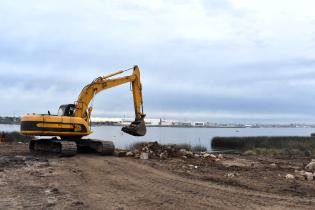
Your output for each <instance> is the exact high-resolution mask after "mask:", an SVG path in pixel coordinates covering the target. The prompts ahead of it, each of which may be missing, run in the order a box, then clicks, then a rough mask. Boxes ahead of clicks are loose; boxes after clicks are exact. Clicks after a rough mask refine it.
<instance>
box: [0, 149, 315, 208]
mask: <svg viewBox="0 0 315 210" xmlns="http://www.w3.org/2000/svg"><path fill="white" fill-rule="evenodd" d="M309 161H310V159H309V158H307V157H268V156H244V155H239V154H224V155H223V159H220V160H217V161H211V160H207V159H202V158H191V159H189V158H188V159H182V158H168V159H165V160H159V159H150V160H139V159H135V158H131V157H113V156H110V157H109V156H99V155H97V154H78V155H76V156H74V157H70V158H60V157H56V156H52V155H43V154H42V155H38V154H37V155H34V154H30V153H29V151H28V145H27V144H23V143H21V144H11V145H9V144H1V145H0V188H1V190H0V209H117V210H118V209H120V210H122V209H137V210H138V209H139V210H141V209H314V208H315V207H314V206H315V180H314V181H307V180H296V179H294V180H288V179H285V176H286V174H288V173H291V174H294V171H295V170H297V169H298V170H301V169H303V168H304V166H305V165H306V164H307V163H308V162H309Z"/></svg>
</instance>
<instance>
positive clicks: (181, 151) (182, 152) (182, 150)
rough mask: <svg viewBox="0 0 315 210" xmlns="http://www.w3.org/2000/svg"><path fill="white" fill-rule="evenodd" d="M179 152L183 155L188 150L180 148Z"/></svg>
mask: <svg viewBox="0 0 315 210" xmlns="http://www.w3.org/2000/svg"><path fill="white" fill-rule="evenodd" d="M179 152H180V153H181V154H182V155H185V154H186V152H187V150H185V149H180V150H179Z"/></svg>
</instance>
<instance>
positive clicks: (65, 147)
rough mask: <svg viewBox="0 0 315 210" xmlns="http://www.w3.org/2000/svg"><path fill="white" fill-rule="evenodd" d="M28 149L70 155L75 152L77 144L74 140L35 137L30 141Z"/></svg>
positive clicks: (64, 155)
mask: <svg viewBox="0 0 315 210" xmlns="http://www.w3.org/2000/svg"><path fill="white" fill-rule="evenodd" d="M29 149H30V151H31V152H47V153H53V154H58V155H60V156H62V157H71V156H74V155H75V154H76V153H77V144H76V142H75V141H61V140H55V139H36V140H32V141H31V142H30V144H29Z"/></svg>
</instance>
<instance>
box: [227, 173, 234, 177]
mask: <svg viewBox="0 0 315 210" xmlns="http://www.w3.org/2000/svg"><path fill="white" fill-rule="evenodd" d="M226 176H227V177H228V178H233V177H235V173H228V174H227V175H226Z"/></svg>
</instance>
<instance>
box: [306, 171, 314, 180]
mask: <svg viewBox="0 0 315 210" xmlns="http://www.w3.org/2000/svg"><path fill="white" fill-rule="evenodd" d="M305 177H306V180H308V181H312V180H313V179H314V176H313V173H311V172H305Z"/></svg>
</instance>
